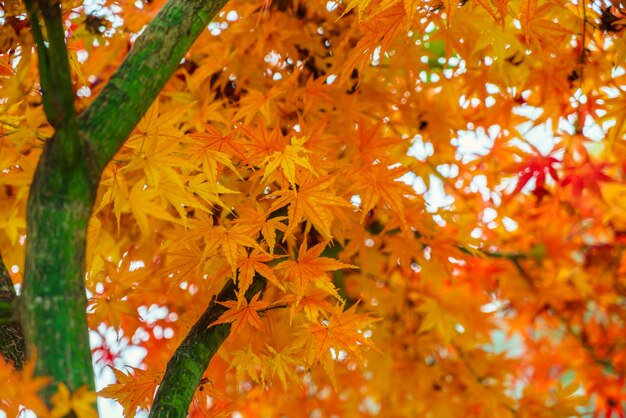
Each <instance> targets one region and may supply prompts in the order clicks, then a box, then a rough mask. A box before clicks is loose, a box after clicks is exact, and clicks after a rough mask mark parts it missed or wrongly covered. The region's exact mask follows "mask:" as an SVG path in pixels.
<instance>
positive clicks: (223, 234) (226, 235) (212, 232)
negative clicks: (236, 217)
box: [204, 225, 263, 279]
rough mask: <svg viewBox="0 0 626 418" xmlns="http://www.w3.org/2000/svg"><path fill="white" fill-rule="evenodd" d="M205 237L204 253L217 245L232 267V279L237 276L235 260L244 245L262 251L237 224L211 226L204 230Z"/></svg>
mask: <svg viewBox="0 0 626 418" xmlns="http://www.w3.org/2000/svg"><path fill="white" fill-rule="evenodd" d="M205 238H206V239H207V246H206V247H205V249H204V254H211V253H212V252H213V250H214V249H215V248H218V247H219V249H220V251H221V253H222V255H223V256H224V258H226V262H227V263H228V264H229V265H230V267H231V269H232V273H233V279H234V278H236V277H237V273H236V270H237V260H238V259H239V255H240V253H243V251H244V250H243V249H244V248H245V247H251V248H255V249H257V250H259V251H260V252H263V250H262V249H261V247H259V244H257V242H256V241H255V240H254V239H252V238H251V237H250V236H249V235H248V234H247V233H246V231H245V230H244V229H243V228H241V227H239V226H237V225H235V226H233V227H232V228H230V229H227V228H225V227H223V226H217V227H214V228H211V229H209V230H208V231H206V234H205ZM261 269H262V267H261Z"/></svg>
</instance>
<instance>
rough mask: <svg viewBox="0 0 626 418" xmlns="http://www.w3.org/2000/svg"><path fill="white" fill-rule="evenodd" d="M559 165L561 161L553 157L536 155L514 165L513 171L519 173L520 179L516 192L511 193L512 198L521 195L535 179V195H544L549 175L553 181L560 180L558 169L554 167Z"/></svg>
mask: <svg viewBox="0 0 626 418" xmlns="http://www.w3.org/2000/svg"><path fill="white" fill-rule="evenodd" d="M559 163H560V161H559V160H558V159H556V158H554V157H552V156H543V155H535V156H532V157H530V158H529V159H527V160H525V161H523V162H521V163H519V164H516V165H514V166H513V167H512V169H511V170H514V171H518V176H519V177H518V179H517V185H516V186H515V190H513V191H512V192H511V196H513V195H515V194H517V193H519V192H520V191H521V190H522V189H523V188H524V187H525V186H526V184H528V182H529V181H530V180H532V179H535V189H534V190H533V193H535V194H537V195H538V196H541V195H542V194H544V193H545V184H546V178H547V176H548V175H549V176H550V177H552V179H553V180H556V181H558V180H559V176H558V174H557V172H556V168H555V167H554V166H555V165H557V164H559Z"/></svg>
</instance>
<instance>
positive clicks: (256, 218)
mask: <svg viewBox="0 0 626 418" xmlns="http://www.w3.org/2000/svg"><path fill="white" fill-rule="evenodd" d="M272 211H273V209H271V208H270V209H269V210H267V211H265V210H263V208H262V207H261V205H259V203H258V202H255V207H254V209H252V208H250V207H242V208H240V209H239V211H238V213H239V218H238V219H237V220H236V224H237V225H238V226H239V227H241V228H243V229H245V230H246V231H248V232H249V234H250V236H255V235H256V234H258V233H259V232H260V233H261V235H262V236H263V239H264V240H265V242H266V243H267V246H268V248H269V252H270V255H273V254H274V249H275V247H276V231H277V230H278V231H283V232H284V231H285V230H286V228H287V227H286V226H285V224H283V223H282V222H281V221H282V220H283V219H286V217H285V216H276V217H274V218H269V215H270V213H271V212H272Z"/></svg>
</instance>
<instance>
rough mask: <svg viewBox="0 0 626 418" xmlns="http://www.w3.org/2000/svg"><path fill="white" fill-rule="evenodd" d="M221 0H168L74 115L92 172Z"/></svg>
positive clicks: (160, 85)
mask: <svg viewBox="0 0 626 418" xmlns="http://www.w3.org/2000/svg"><path fill="white" fill-rule="evenodd" d="M225 3H226V0H169V1H168V2H167V3H166V4H165V6H164V7H163V9H162V10H161V11H160V12H159V14H158V15H157V16H156V17H155V18H154V19H153V20H152V22H150V24H149V25H148V27H147V28H146V30H145V31H144V32H143V33H142V34H141V36H139V38H137V41H136V42H135V44H134V46H133V48H132V49H131V50H130V52H129V53H128V56H127V57H126V59H125V60H124V62H123V63H122V65H121V66H120V67H119V68H118V69H117V71H116V72H115V74H113V76H112V77H111V79H110V80H109V82H108V83H107V85H106V86H105V87H104V89H103V90H102V92H101V93H100V94H99V95H98V97H96V99H95V100H94V102H93V103H92V104H91V105H90V106H89V107H88V108H87V110H86V111H85V112H83V114H81V115H80V117H79V126H80V134H81V136H82V138H84V139H86V140H87V141H88V142H89V143H90V145H91V146H92V147H93V153H94V157H95V159H96V162H97V167H98V169H99V170H98V172H99V171H100V170H102V169H103V168H104V166H105V165H106V164H107V163H108V162H109V161H110V160H111V158H112V157H113V155H114V154H115V152H116V151H117V150H118V149H119V148H120V147H121V146H122V144H123V143H124V141H125V140H126V139H127V138H128V136H129V135H130V133H131V132H132V130H133V129H134V128H135V126H136V125H137V124H138V123H139V121H140V119H141V118H142V117H143V115H144V114H145V113H146V111H147V110H148V108H149V107H150V105H151V104H152V102H153V101H154V99H155V98H156V97H157V95H158V94H159V92H160V91H161V89H162V88H163V87H164V86H165V83H167V81H168V80H169V79H170V77H171V76H172V74H173V73H174V71H175V70H176V68H177V67H178V65H179V64H180V62H181V60H182V59H183V57H184V55H185V53H186V52H187V51H188V50H189V48H190V47H191V45H192V44H193V42H194V41H195V40H196V38H197V37H198V36H199V35H200V33H201V32H202V31H203V30H205V29H206V27H207V25H208V23H209V22H210V21H211V19H212V18H213V17H214V16H215V15H216V14H217V12H219V11H220V10H221V8H222V7H223V6H224V4H225Z"/></svg>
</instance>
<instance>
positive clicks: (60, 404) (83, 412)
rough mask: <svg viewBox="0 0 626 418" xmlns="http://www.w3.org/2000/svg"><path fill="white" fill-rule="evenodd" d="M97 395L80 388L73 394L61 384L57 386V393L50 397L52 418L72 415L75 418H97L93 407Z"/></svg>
mask: <svg viewBox="0 0 626 418" xmlns="http://www.w3.org/2000/svg"><path fill="white" fill-rule="evenodd" d="M97 398H98V395H96V393H95V392H92V391H91V390H89V388H88V387H87V386H82V387H81V388H79V389H78V390H76V391H75V392H73V393H70V390H69V389H68V388H67V386H65V384H63V383H59V385H58V386H57V392H56V393H55V394H54V395H52V397H51V398H50V401H51V402H52V411H51V412H50V416H51V417H52V418H61V417H65V416H67V415H68V414H70V413H72V414H73V415H75V416H76V418H98V411H97V410H96V409H95V408H94V407H93V405H94V403H95V402H96V399H97Z"/></svg>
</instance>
